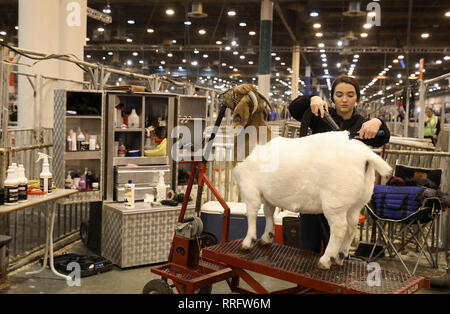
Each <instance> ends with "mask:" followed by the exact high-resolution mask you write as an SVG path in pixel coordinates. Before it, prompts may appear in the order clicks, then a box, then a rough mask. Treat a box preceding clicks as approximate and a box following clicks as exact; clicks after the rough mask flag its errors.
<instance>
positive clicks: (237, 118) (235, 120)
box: [233, 114, 241, 123]
mask: <svg viewBox="0 0 450 314" xmlns="http://www.w3.org/2000/svg"><path fill="white" fill-rule="evenodd" d="M233 121H234V122H236V123H239V122H241V115H239V114H237V115H236V116H235V117H234V119H233Z"/></svg>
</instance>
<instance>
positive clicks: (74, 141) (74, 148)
mask: <svg viewBox="0 0 450 314" xmlns="http://www.w3.org/2000/svg"><path fill="white" fill-rule="evenodd" d="M70 138H71V139H72V149H71V150H72V151H73V152H76V151H77V133H76V132H75V130H70Z"/></svg>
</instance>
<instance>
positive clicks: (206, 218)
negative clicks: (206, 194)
mask: <svg viewBox="0 0 450 314" xmlns="http://www.w3.org/2000/svg"><path fill="white" fill-rule="evenodd" d="M227 205H228V207H230V231H229V233H228V240H236V239H242V238H245V236H246V235H247V226H248V225H247V209H246V205H245V203H236V202H227ZM200 217H201V219H202V221H203V232H208V233H210V234H212V235H214V237H215V238H216V240H217V242H220V241H221V239H222V224H223V207H222V205H220V203H219V202H217V201H210V202H206V203H205V204H203V206H202V208H201V216H200ZM265 227H266V218H265V217H264V211H263V209H262V206H261V208H260V210H259V211H258V216H257V218H256V235H257V237H258V238H260V237H261V236H262V235H263V233H264V228H265Z"/></svg>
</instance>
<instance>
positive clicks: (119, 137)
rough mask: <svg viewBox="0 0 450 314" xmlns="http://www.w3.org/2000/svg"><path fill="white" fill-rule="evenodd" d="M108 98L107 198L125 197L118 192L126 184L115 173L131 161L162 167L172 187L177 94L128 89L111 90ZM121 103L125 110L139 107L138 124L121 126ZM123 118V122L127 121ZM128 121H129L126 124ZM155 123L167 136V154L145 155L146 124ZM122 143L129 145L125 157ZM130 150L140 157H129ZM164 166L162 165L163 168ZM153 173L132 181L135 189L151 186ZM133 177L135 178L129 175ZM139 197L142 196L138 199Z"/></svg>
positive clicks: (117, 198) (161, 134)
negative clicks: (121, 146) (119, 109)
mask: <svg viewBox="0 0 450 314" xmlns="http://www.w3.org/2000/svg"><path fill="white" fill-rule="evenodd" d="M106 99H107V117H108V118H107V124H106V136H107V141H106V142H107V149H106V151H107V158H106V163H105V173H106V175H107V176H106V178H107V180H106V187H105V192H106V193H105V199H106V200H107V201H118V200H120V199H122V197H121V196H120V195H118V193H120V192H119V191H121V190H123V183H118V182H117V181H116V173H117V172H118V170H120V169H121V168H122V167H126V166H127V165H129V164H134V165H137V166H154V167H155V168H158V169H159V170H163V171H165V178H166V179H165V182H166V184H167V187H168V188H172V187H173V180H172V158H171V156H170V150H171V147H172V144H173V140H172V139H171V138H170V134H171V132H172V129H173V127H174V106H175V102H176V95H175V94H157V93H133V94H130V93H125V92H108V93H107V94H106ZM118 105H121V107H122V111H123V112H125V113H128V112H130V111H131V109H132V108H135V109H136V113H137V115H138V116H139V127H138V128H128V127H127V126H126V125H125V126H123V125H119V124H120V123H117V122H120V120H121V119H120V118H119V116H118V111H117V110H116V107H117V106H118ZM126 119H127V118H126V117H125V116H124V117H123V122H126ZM124 124H126V123H124ZM150 125H153V126H155V127H158V132H159V135H160V137H161V138H166V139H167V155H166V156H151V157H146V156H145V150H144V145H145V137H146V127H148V126H150ZM120 144H123V145H124V146H125V147H126V150H127V155H126V156H125V157H119V156H118V146H119V145H120ZM130 151H135V153H137V154H138V155H139V156H128V154H129V152H130ZM161 167H162V168H161ZM150 173H152V172H151V171H150V172H149V177H148V180H147V182H145V181H142V182H141V181H139V182H133V183H135V184H136V189H144V188H148V186H149V185H150V184H153V183H149V182H152V180H153V179H152V178H153V177H152V174H150ZM130 179H132V177H130ZM137 200H139V198H137Z"/></svg>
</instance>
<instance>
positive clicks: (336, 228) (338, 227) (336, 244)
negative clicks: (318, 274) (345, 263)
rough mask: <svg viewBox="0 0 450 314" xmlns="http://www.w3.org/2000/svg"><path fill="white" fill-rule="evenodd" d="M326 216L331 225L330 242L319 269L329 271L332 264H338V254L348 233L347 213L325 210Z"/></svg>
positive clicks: (337, 210) (320, 260)
mask: <svg viewBox="0 0 450 314" xmlns="http://www.w3.org/2000/svg"><path fill="white" fill-rule="evenodd" d="M324 215H325V217H326V218H327V220H328V224H329V225H330V240H329V242H328V245H327V248H326V250H325V252H324V254H323V256H322V257H321V258H320V259H319V265H318V267H319V268H321V269H329V268H330V266H331V264H332V263H336V262H337V261H338V260H339V259H338V253H339V250H340V248H341V246H342V242H343V240H344V237H345V233H346V231H347V220H346V211H344V210H342V209H340V208H339V209H333V210H332V211H331V213H330V212H327V211H325V210H324Z"/></svg>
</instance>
